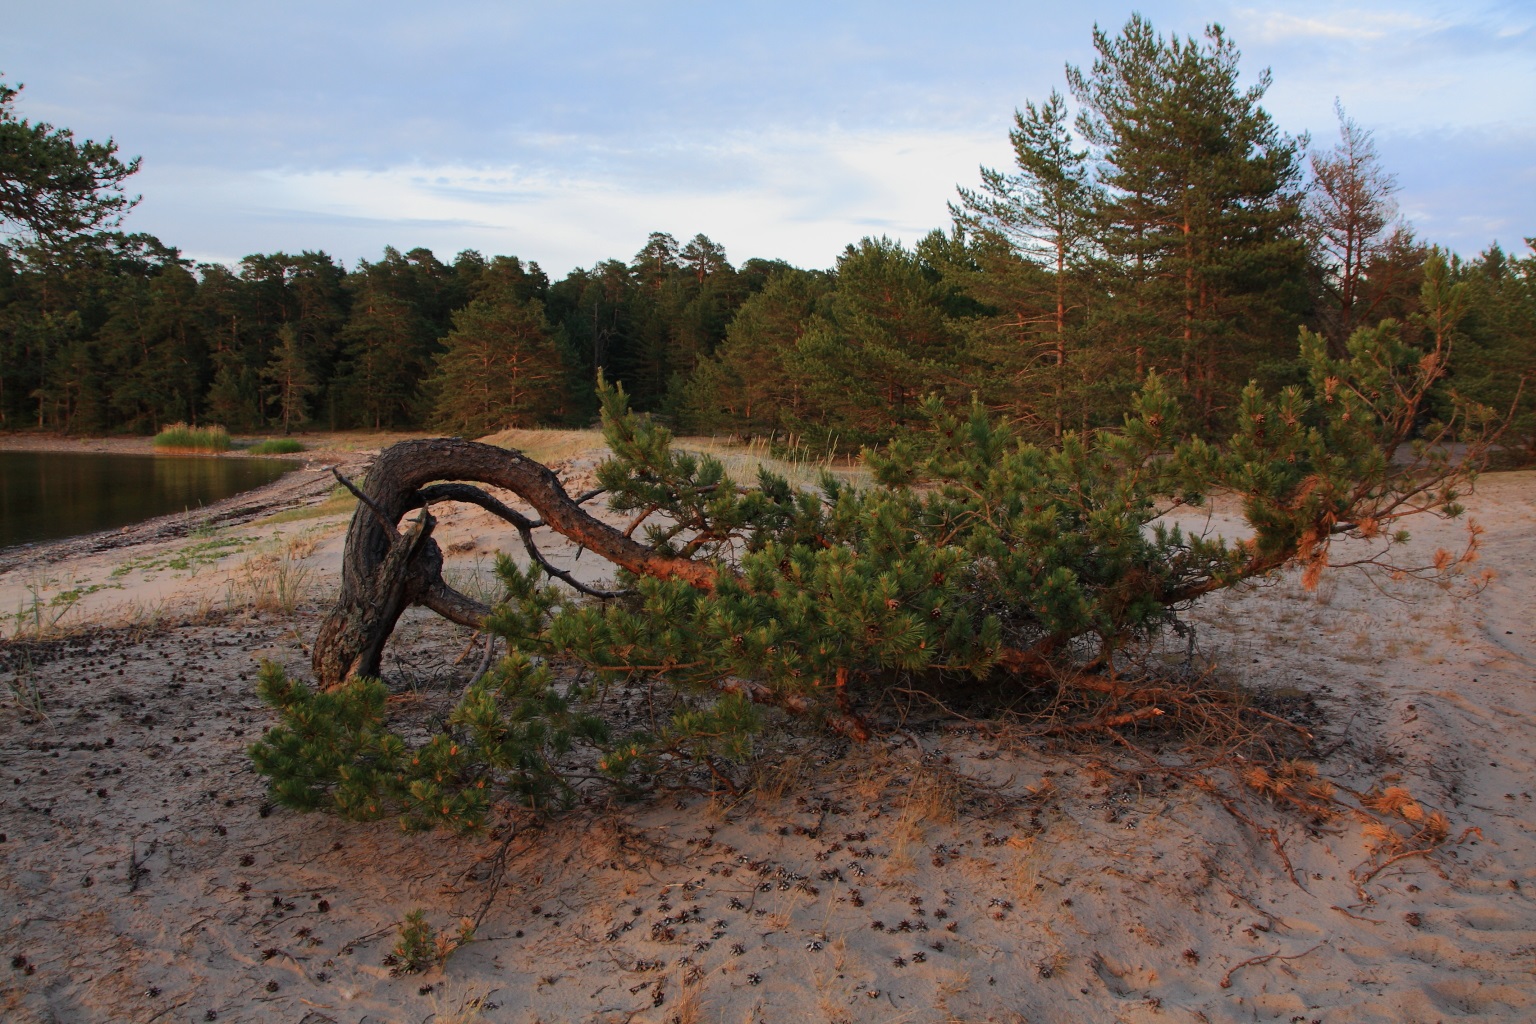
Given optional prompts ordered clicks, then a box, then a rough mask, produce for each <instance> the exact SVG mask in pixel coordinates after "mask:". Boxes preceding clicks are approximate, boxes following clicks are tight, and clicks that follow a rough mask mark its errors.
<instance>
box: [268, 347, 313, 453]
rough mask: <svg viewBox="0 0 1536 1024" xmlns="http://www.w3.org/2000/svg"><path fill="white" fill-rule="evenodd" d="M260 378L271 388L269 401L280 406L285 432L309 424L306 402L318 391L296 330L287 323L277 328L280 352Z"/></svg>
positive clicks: (280, 416)
mask: <svg viewBox="0 0 1536 1024" xmlns="http://www.w3.org/2000/svg"><path fill="white" fill-rule="evenodd" d="M261 375H262V379H263V380H265V381H266V382H267V383H268V385H269V391H268V395H269V397H268V399H267V401H268V403H269V404H270V405H273V406H276V407H277V411H278V417H279V418H280V419H281V420H282V421H283V433H284V434H288V433H291V432H292V430H293V428H294V427H295V426H302V425H303V424H305V423H308V422H309V410H308V408H307V404H306V403H307V400H308V398H309V396H310V395H311V394H313V393H314V391H315V390H316V384H315V376H314V374H313V373H312V372H311V371H310V369H309V364H308V363H307V362H306V361H305V359H304V351H303V348H302V347H301V346H300V344H299V331H298V328H297V327H295V326H293V325H292V324H284V325H283V326H281V327H279V328H278V330H277V349H276V350H275V351H274V352H273V353H272V360H271V362H269V363H267V365H266V368H265V369H264V370H262V374H261Z"/></svg>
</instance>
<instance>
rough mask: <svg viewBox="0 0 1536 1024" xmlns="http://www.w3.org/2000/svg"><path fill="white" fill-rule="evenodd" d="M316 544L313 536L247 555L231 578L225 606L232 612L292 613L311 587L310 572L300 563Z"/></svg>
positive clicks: (296, 538)
mask: <svg viewBox="0 0 1536 1024" xmlns="http://www.w3.org/2000/svg"><path fill="white" fill-rule="evenodd" d="M318 543H319V540H318V539H317V538H314V537H312V536H301V537H295V538H293V539H292V540H290V541H288V542H287V543H286V544H284V545H283V546H282V547H281V548H280V549H278V550H267V551H263V552H259V553H257V554H254V555H252V556H250V557H249V558H247V559H246V560H245V561H243V562H241V563H240V565H239V566H238V567H237V568H236V569H235V571H234V574H233V575H232V576H231V577H230V580H229V583H228V585H227V593H226V604H227V605H228V606H229V607H230V608H231V609H235V608H248V609H254V610H256V611H264V612H277V613H280V614H283V615H292V614H294V612H295V611H297V610H298V607H299V605H300V604H302V603H303V602H304V600H305V599H306V598H308V597H309V593H310V590H311V589H312V588H313V585H314V579H313V573H312V572H311V571H310V568H309V566H307V565H305V564H304V561H303V560H304V558H305V557H306V556H307V555H309V554H310V553H312V552H313V551H314V549H315V546H316V545H317V544H318Z"/></svg>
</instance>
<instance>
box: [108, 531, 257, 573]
mask: <svg viewBox="0 0 1536 1024" xmlns="http://www.w3.org/2000/svg"><path fill="white" fill-rule="evenodd" d="M255 540H256V538H255V537H218V538H214V539H211V540H200V541H198V542H197V543H195V544H190V545H188V546H186V547H184V548H180V549H179V550H176V551H170V552H163V553H160V554H156V555H140V556H139V557H137V558H130V559H128V561H126V562H123V563H122V564H121V565H119V566H118V567H117V568H115V569H113V570H112V575H113V576H114V577H121V576H127V575H128V574H129V573H134V572H142V573H144V574H145V575H148V574H150V573H155V572H160V571H162V570H165V569H170V570H171V571H173V572H189V571H190V572H191V573H192V574H194V575H196V573H197V570H199V569H201V568H203V567H204V566H207V565H213V564H214V563H215V562H217V561H219V560H220V559H223V558H226V557H228V556H230V555H234V554H239V553H240V551H241V550H243V549H244V547H245V545H247V544H250V543H253V542H254V541H255Z"/></svg>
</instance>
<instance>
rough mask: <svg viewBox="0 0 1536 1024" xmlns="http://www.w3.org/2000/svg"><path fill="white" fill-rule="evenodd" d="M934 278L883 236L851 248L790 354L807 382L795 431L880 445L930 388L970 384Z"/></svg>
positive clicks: (914, 414)
mask: <svg viewBox="0 0 1536 1024" xmlns="http://www.w3.org/2000/svg"><path fill="white" fill-rule="evenodd" d="M936 278H937V275H936V274H930V272H928V271H927V269H926V268H924V266H923V265H922V262H921V260H920V259H919V258H918V257H917V255H916V254H915V253H913V252H911V251H910V250H907V249H905V248H903V247H902V246H901V245H900V244H899V243H897V242H893V241H891V240H890V239H886V238H881V239H871V238H866V239H864V240H863V241H861V242H860V243H859V245H858V246H857V247H855V246H852V245H850V246H848V248H847V249H846V250H845V251H844V253H843V255H842V256H841V257H840V258H839V259H838V261H837V284H836V288H835V290H834V291H833V292H832V293H831V294H830V295H828V296H827V298H826V300H825V302H824V303H823V304H821V305H820V307H819V310H818V312H817V314H816V315H814V316H813V317H812V318H811V319H810V320H809V321H808V322H807V323H806V325H805V328H804V333H803V335H802V336H801V338H800V340H799V343H798V345H797V347H796V349H795V351H794V353H793V354H792V355H790V356H788V357H787V358H788V361H789V366H790V369H791V371H792V372H793V373H794V374H795V375H796V376H798V377H799V378H800V379H801V380H802V381H803V382H804V390H803V395H802V400H801V409H802V412H801V413H800V414H799V415H797V416H795V417H794V418H793V420H792V421H791V423H790V425H791V426H792V427H793V428H794V429H796V430H799V431H801V432H804V433H807V434H809V435H811V436H813V437H814V438H816V439H817V440H818V441H824V442H826V443H829V444H832V443H835V444H837V445H839V446H844V447H856V446H858V445H860V444H870V443H879V442H882V441H885V440H887V439H889V438H890V437H891V436H892V435H893V434H896V433H899V432H901V430H903V429H904V428H905V427H907V426H909V425H911V424H914V423H916V422H917V421H918V420H919V419H920V418H921V416H922V412H921V410H922V406H923V400H924V398H925V397H926V396H927V395H928V394H930V393H932V392H944V393H947V394H949V395H950V396H951V397H955V396H957V394H963V393H964V392H965V391H966V390H967V388H966V384H967V377H966V374H965V371H964V369H963V368H962V365H961V364H962V361H963V359H964V353H963V335H962V334H961V332H960V331H959V330H957V329H956V327H955V325H954V323H953V322H952V320H951V318H950V316H949V314H948V310H947V308H946V302H947V299H948V297H949V288H948V287H947V286H945V285H943V284H942V283H940V282H939V281H937V280H936Z"/></svg>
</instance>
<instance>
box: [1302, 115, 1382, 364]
mask: <svg viewBox="0 0 1536 1024" xmlns="http://www.w3.org/2000/svg"><path fill="white" fill-rule="evenodd" d="M1334 111H1335V113H1336V114H1337V115H1338V118H1339V141H1338V143H1337V144H1335V145H1334V147H1333V149H1331V150H1329V151H1328V152H1327V153H1313V154H1312V156H1311V160H1310V163H1311V168H1312V181H1311V183H1310V186H1309V188H1308V190H1307V203H1306V222H1307V231H1308V235H1309V238H1310V241H1311V245H1312V253H1313V264H1314V266H1315V267H1316V268H1317V271H1318V273H1319V276H1320V281H1319V284H1320V286H1321V289H1322V293H1323V297H1322V302H1321V303H1320V304H1319V309H1318V313H1319V316H1320V317H1321V320H1322V327H1323V334H1324V336H1325V337H1326V338H1327V339H1328V344H1329V348H1330V350H1331V351H1332V352H1333V354H1334V355H1335V356H1336V357H1339V356H1342V355H1343V354H1344V348H1345V342H1346V341H1347V340H1348V338H1349V336H1350V335H1351V334H1353V333H1354V332H1355V328H1357V327H1359V326H1360V325H1361V324H1363V323H1367V322H1369V321H1371V320H1374V319H1377V318H1379V317H1380V316H1381V315H1382V314H1383V312H1384V310H1383V308H1382V306H1383V303H1384V302H1385V301H1386V300H1387V299H1388V298H1389V297H1390V296H1391V294H1392V290H1391V284H1392V283H1393V282H1392V281H1391V280H1390V277H1391V275H1388V274H1386V273H1384V272H1383V271H1385V270H1387V269H1389V268H1390V267H1391V266H1392V261H1391V258H1390V256H1391V254H1392V252H1393V251H1394V250H1396V249H1401V248H1403V247H1404V245H1405V241H1406V235H1407V229H1406V228H1405V227H1404V226H1402V225H1400V224H1396V225H1395V222H1396V218H1397V204H1396V202H1395V201H1394V200H1393V198H1392V197H1393V195H1395V194H1396V193H1397V191H1398V185H1397V179H1396V178H1395V177H1394V176H1393V175H1391V174H1389V173H1388V172H1387V171H1386V170H1385V169H1383V168H1382V166H1381V162H1380V157H1378V156H1377V154H1376V143H1375V141H1374V140H1373V139H1372V138H1371V133H1370V132H1369V131H1367V130H1365V129H1364V128H1362V127H1360V125H1359V124H1358V123H1357V122H1356V121H1355V120H1354V119H1353V118H1350V117H1348V116H1347V115H1346V114H1345V113H1344V107H1343V105H1342V104H1340V103H1338V102H1337V101H1335V103H1334ZM1394 225H1395V227H1394ZM1389 229H1391V230H1389ZM1373 271H1375V273H1374V274H1373V273H1372V272H1373Z"/></svg>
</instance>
